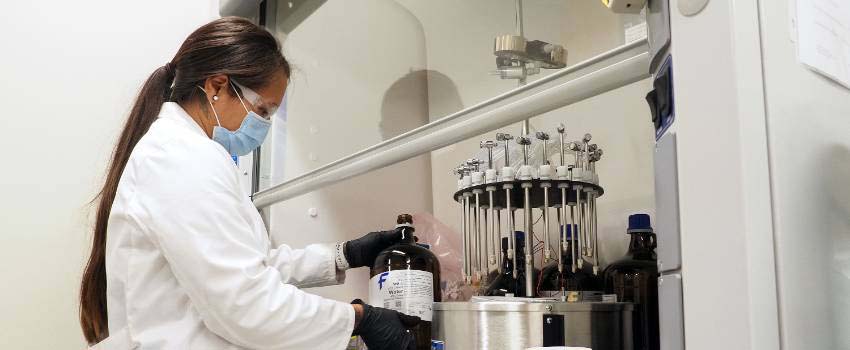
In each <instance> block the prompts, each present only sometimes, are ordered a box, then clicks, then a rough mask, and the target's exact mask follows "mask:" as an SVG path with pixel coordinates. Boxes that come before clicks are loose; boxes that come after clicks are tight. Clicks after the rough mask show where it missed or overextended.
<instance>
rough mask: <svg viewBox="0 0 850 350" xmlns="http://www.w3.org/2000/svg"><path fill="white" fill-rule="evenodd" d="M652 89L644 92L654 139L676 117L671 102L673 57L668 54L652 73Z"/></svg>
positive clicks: (659, 136)
mask: <svg viewBox="0 0 850 350" xmlns="http://www.w3.org/2000/svg"><path fill="white" fill-rule="evenodd" d="M654 78H655V79H654V80H653V82H652V86H653V89H652V91H650V92H649V93H648V94H646V102H647V103H648V104H649V110H650V113H651V114H652V116H651V117H652V123H653V125H655V139H656V140H658V139H659V138H661V135H663V134H664V132H665V131H667V129H668V128H669V127H670V125H672V124H673V121H674V120H675V119H676V111H675V108H674V103H673V59H672V57H670V56H667V58H666V59H665V60H664V63H663V64H662V65H661V67H660V68H659V69H658V71H657V72H656V73H655V75H654Z"/></svg>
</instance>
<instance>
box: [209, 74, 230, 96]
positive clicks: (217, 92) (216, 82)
mask: <svg viewBox="0 0 850 350" xmlns="http://www.w3.org/2000/svg"><path fill="white" fill-rule="evenodd" d="M228 84H230V78H228V77H227V76H226V75H224V74H218V75H213V76H211V77H209V78H207V80H205V81H204V92H206V93H207V97H208V98H209V99H210V101H213V102H215V99H213V96H218V97H219V98H221V97H225V96H230V90H229V89H228V88H227V87H228Z"/></svg>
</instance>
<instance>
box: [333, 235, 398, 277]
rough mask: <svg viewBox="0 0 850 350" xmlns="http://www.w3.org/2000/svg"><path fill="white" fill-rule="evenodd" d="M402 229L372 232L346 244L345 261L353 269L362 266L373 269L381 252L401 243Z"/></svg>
mask: <svg viewBox="0 0 850 350" xmlns="http://www.w3.org/2000/svg"><path fill="white" fill-rule="evenodd" d="M401 229H402V228H397V229H395V230H392V231H378V232H371V233H367V234H366V235H365V236H363V237H360V238H358V239H352V240H350V241H348V242H346V243H345V249H344V250H343V253H344V254H345V260H348V265H349V266H350V267H352V268H355V267H362V266H368V267H369V268H371V267H372V265H373V264H375V258H377V257H378V254H380V253H381V251H383V250H384V249H387V248H389V247H390V246H391V245H393V244H396V243H398V242H399V241H401Z"/></svg>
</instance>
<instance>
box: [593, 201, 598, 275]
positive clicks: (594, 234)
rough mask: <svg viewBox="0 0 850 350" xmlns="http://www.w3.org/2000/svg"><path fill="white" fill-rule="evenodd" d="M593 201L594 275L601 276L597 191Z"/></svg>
mask: <svg viewBox="0 0 850 350" xmlns="http://www.w3.org/2000/svg"><path fill="white" fill-rule="evenodd" d="M591 200H592V203H593V211H592V213H591V220H593V274H594V275H599V230H598V227H597V225H598V224H599V221H598V219H597V213H596V211H597V208H596V191H593V193H592V196H591Z"/></svg>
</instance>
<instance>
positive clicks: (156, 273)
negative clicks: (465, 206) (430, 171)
mask: <svg viewBox="0 0 850 350" xmlns="http://www.w3.org/2000/svg"><path fill="white" fill-rule="evenodd" d="M270 245H271V243H270V241H269V237H268V234H267V232H266V229H265V226H264V225H263V222H262V219H261V218H260V216H259V214H258V212H257V209H256V208H255V207H254V206H253V205H252V204H251V201H250V199H249V198H248V197H247V196H245V195H244V194H243V192H242V191H241V190H240V186H239V176H238V174H237V169H236V167H235V165H234V163H233V161H232V159H231V158H230V156H229V155H228V154H227V152H226V151H225V150H224V148H223V147H221V146H220V145H219V144H218V143H216V142H215V141H212V140H211V139H210V138H209V137H207V136H206V134H204V132H203V131H202V130H201V128H200V127H199V126H198V125H197V123H195V121H194V120H192V119H191V117H189V115H188V114H187V113H186V112H185V111H184V110H183V109H182V108H181V107H180V106H179V105H178V104H176V103H172V102H169V103H165V104H164V105H163V107H162V111H161V112H160V114H159V118H158V119H157V120H156V121H155V122H154V123H153V125H152V126H151V128H150V130H149V131H148V132H147V134H146V135H145V136H144V137H142V139H141V141H139V143H138V144H137V145H136V147H135V149H134V150H133V152H132V155H131V156H130V160H129V162H128V163H127V166H126V168H125V169H124V173H123V174H122V175H121V180H120V182H119V184H118V192H117V195H116V197H115V201H114V203H113V204H112V212H111V214H110V216H109V226H108V230H107V242H106V276H107V309H108V313H109V330H110V332H111V333H112V334H113V336H114V337H110V338H108V339H107V341H105V342H104V343H103V344H100V345H99V347H100V348H104V349H109V347H107V346H109V343H110V342H114V343H124V344H123V345H118V346H117V347H115V348H120V349H127V348H128V347H137V348H139V349H204V350H207V349H243V348H252V349H311V350H325V349H328V350H335V349H340V350H341V349H344V348H345V346H346V345H347V343H348V340H349V338H350V335H351V332H352V329H353V327H354V311H353V309H352V307H351V306H350V305H349V304H346V303H342V302H337V301H333V300H329V299H325V298H322V297H319V296H316V295H312V294H309V293H306V292H303V291H301V290H300V289H298V287H312V286H320V285H328V284H335V283H339V282H341V281H342V279H343V277H344V273H343V272H341V271H338V270H337V268H336V264H335V259H334V258H335V255H334V254H335V246H334V245H332V244H331V245H310V246H307V247H306V248H305V249H292V248H290V247H288V246H286V245H281V246H279V247H276V248H272V247H271V246H270ZM127 343H129V344H130V345H129V346H128V345H127Z"/></svg>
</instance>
